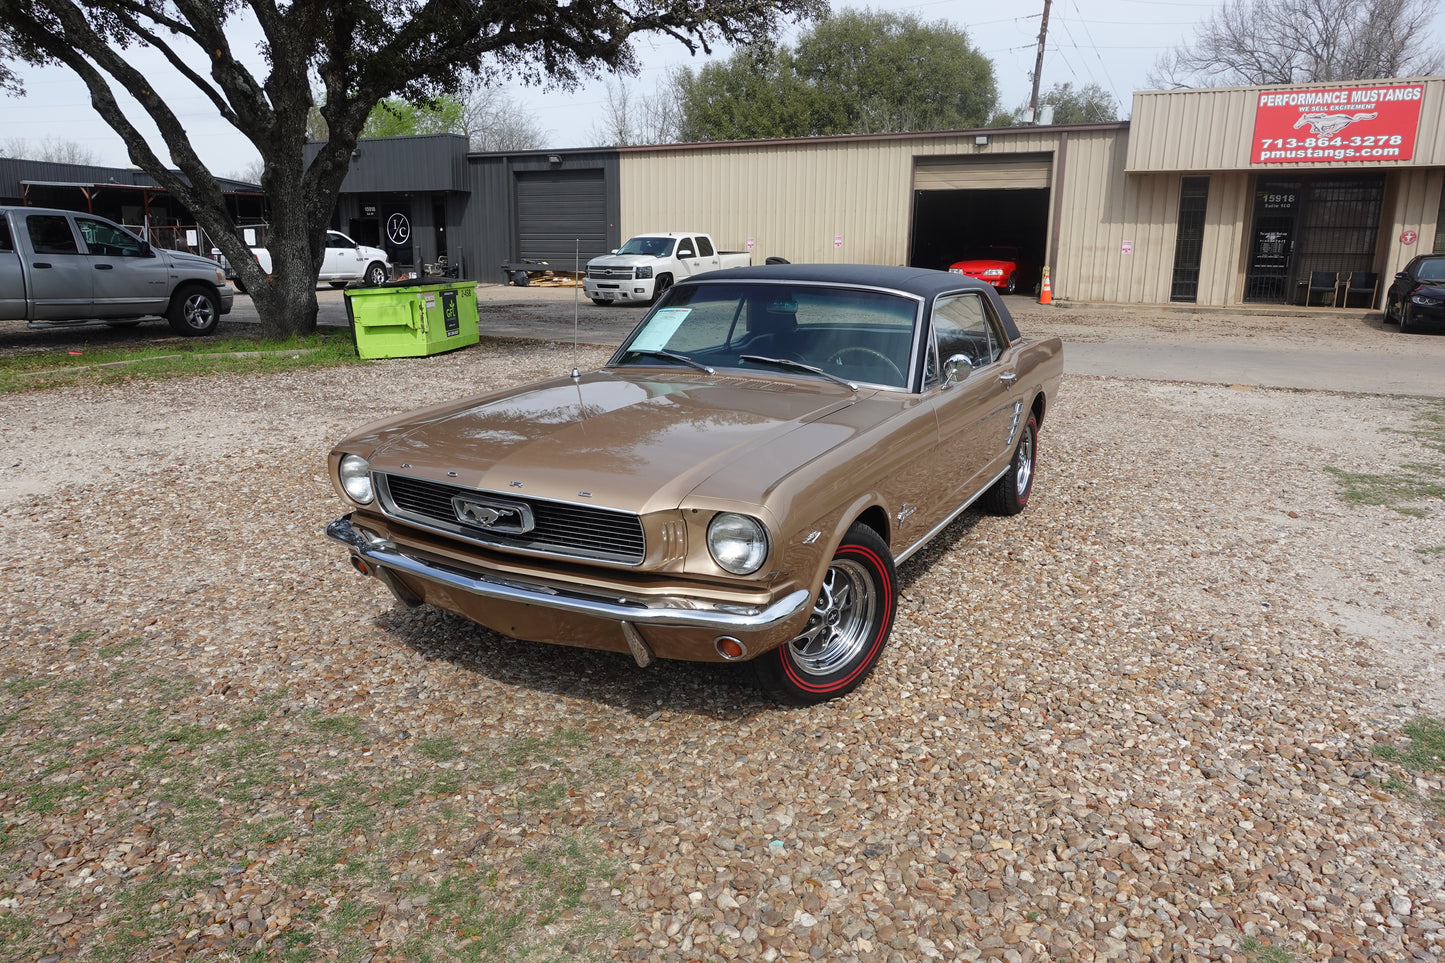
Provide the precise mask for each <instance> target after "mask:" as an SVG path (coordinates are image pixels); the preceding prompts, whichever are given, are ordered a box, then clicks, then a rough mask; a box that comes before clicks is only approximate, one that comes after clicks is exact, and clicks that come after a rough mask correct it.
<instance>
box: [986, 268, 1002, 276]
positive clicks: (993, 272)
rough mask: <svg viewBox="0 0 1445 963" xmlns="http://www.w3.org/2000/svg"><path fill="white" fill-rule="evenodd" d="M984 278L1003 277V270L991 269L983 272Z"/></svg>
mask: <svg viewBox="0 0 1445 963" xmlns="http://www.w3.org/2000/svg"><path fill="white" fill-rule="evenodd" d="M983 276H984V277H986V278H998V277H1003V268H989V269H988V270H986V271H984V272H983Z"/></svg>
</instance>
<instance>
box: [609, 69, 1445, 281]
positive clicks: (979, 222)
mask: <svg viewBox="0 0 1445 963" xmlns="http://www.w3.org/2000/svg"><path fill="white" fill-rule="evenodd" d="M620 153H621V156H620V166H619V171H618V184H619V194H620V222H619V224H618V227H619V229H620V234H621V236H622V237H627V236H629V235H631V234H636V233H642V232H645V231H659V230H700V231H708V232H710V233H712V234H713V236H714V238H715V240H717V241H718V243H719V244H720V245H721V246H722V247H724V248H727V249H732V250H742V249H745V248H747V249H751V250H752V251H753V252H754V253H755V254H756V255H757V258H756V259H757V260H759V261H761V260H762V258H763V257H765V256H770V255H777V256H782V257H786V258H788V259H790V260H793V261H824V262H827V261H837V262H858V263H869V264H913V265H918V266H923V267H946V266H947V265H948V264H949V263H950V262H951V261H952V260H955V259H957V258H958V257H960V256H962V254H963V253H964V251H965V250H966V249H967V248H970V247H974V246H979V245H985V244H1009V245H1013V246H1017V247H1019V248H1021V249H1022V250H1023V251H1024V252H1025V255H1026V257H1028V258H1030V259H1032V260H1033V261H1034V262H1035V263H1038V264H1047V265H1048V266H1049V267H1050V274H1051V280H1052V286H1053V292H1054V296H1055V297H1056V298H1071V299H1075V300H1091V301H1109V302H1122V303H1131V302H1133V303H1164V302H1169V301H1176V302H1186V303H1198V304H1212V305H1231V304H1240V303H1265V304H1268V303H1277V304H1287V303H1304V302H1305V301H1306V300H1307V299H1308V300H1310V302H1311V303H1318V304H1323V303H1330V304H1342V303H1346V302H1345V299H1346V297H1353V298H1354V300H1352V301H1349V302H1348V303H1349V304H1350V305H1351V306H1363V303H1364V301H1365V300H1368V301H1369V303H1370V304H1372V305H1373V306H1378V305H1379V301H1380V297H1381V292H1382V291H1383V289H1384V287H1386V286H1387V281H1388V278H1389V277H1391V276H1392V275H1393V274H1394V272H1395V271H1397V270H1399V269H1400V267H1402V266H1403V265H1404V263H1405V262H1406V261H1408V260H1409V258H1410V257H1412V256H1414V255H1415V254H1417V253H1426V252H1428V251H1430V250H1431V249H1432V248H1433V249H1442V248H1445V228H1442V222H1445V217H1442V212H1441V204H1442V197H1441V195H1442V183H1445V78H1441V77H1430V78H1414V79H1405V80H1400V79H1392V80H1388V81H1360V82H1346V83H1333V84H1329V83H1326V84H1304V85H1299V86H1294V87H1239V88H1225V89H1210V90H1183V91H1165V92H1147V93H1136V94H1135V95H1134V106H1133V115H1132V120H1131V121H1130V122H1127V123H1118V124H1097V125H1080V126H1060V127H1023V128H1002V129H987V130H969V131H951V132H945V133H919V134H883V135H860V136H851V137H818V138H806V139H790V140H775V141H743V142H727V143H711V144H673V145H664V146H656V147H637V148H622V149H621V152H620ZM1371 274H1373V275H1375V276H1376V277H1375V279H1374V280H1373V282H1372V283H1371V284H1369V285H1368V293H1366V292H1365V282H1366V281H1368V280H1370V279H1369V275H1371ZM1326 276H1329V277H1330V280H1331V287H1330V290H1329V291H1328V292H1326V291H1325V290H1323V287H1318V289H1315V288H1317V285H1316V284H1315V283H1313V282H1319V285H1323V284H1324V280H1323V279H1324V278H1325V277H1326ZM1352 281H1353V284H1354V288H1355V290H1354V291H1350V290H1349V288H1350V287H1351V283H1352ZM1312 289H1315V290H1312Z"/></svg>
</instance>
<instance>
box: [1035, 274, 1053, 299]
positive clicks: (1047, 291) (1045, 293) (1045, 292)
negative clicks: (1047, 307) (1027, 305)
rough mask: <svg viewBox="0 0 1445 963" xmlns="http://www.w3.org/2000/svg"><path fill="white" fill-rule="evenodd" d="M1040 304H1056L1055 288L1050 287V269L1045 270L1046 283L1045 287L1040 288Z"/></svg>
mask: <svg viewBox="0 0 1445 963" xmlns="http://www.w3.org/2000/svg"><path fill="white" fill-rule="evenodd" d="M1039 303H1040V304H1053V303H1054V291H1053V288H1051V287H1049V269H1048V268H1047V267H1045V268H1044V283H1043V287H1041V288H1039Z"/></svg>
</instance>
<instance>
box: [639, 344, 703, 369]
mask: <svg viewBox="0 0 1445 963" xmlns="http://www.w3.org/2000/svg"><path fill="white" fill-rule="evenodd" d="M627 353H628V354H645V355H651V356H653V357H656V358H666V359H667V360H669V361H678V362H681V363H682V364H685V365H687V366H688V367H689V368H696V369H697V370H699V371H705V372H707V373H708V374H717V371H716V370H714V369H712V368H709V367H708V366H707V365H705V364H703V363H702V362H700V361H694V360H692V359H691V358H689V357H688V356H687V355H685V354H678V353H677V352H676V351H664V350H662V349H661V348H628V349H627Z"/></svg>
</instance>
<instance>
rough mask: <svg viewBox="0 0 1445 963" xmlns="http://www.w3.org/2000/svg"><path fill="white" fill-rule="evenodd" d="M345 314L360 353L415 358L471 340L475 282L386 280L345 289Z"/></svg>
mask: <svg viewBox="0 0 1445 963" xmlns="http://www.w3.org/2000/svg"><path fill="white" fill-rule="evenodd" d="M346 317H347V319H348V320H350V322H351V333H352V335H353V336H354V337H355V339H356V353H357V355H358V356H359V357H362V358H415V357H420V356H422V355H428V354H440V353H441V352H443V351H451V350H452V349H454V348H465V347H466V346H467V345H471V344H476V343H477V341H478V338H479V332H478V330H477V283H476V282H475V281H448V282H445V283H441V284H433V283H423V282H421V281H418V280H416V279H408V280H404V281H388V282H387V283H385V284H381V285H378V286H376V287H369V288H363V287H357V288H347V289H346Z"/></svg>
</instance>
